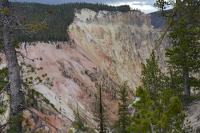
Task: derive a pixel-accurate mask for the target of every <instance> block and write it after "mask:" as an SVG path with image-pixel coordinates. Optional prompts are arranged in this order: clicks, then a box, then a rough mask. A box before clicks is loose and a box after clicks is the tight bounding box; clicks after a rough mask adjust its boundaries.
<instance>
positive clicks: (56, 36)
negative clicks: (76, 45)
mask: <svg viewBox="0 0 200 133" xmlns="http://www.w3.org/2000/svg"><path fill="white" fill-rule="evenodd" d="M12 5H13V8H14V10H17V12H18V13H19V14H20V16H21V23H22V24H26V23H30V22H33V21H42V20H43V19H44V18H45V16H46V13H47V12H48V11H51V12H52V13H51V15H50V16H49V17H48V19H47V23H48V29H47V30H45V33H44V34H39V35H38V34H37V35H35V36H33V37H27V36H24V33H23V32H21V31H16V32H15V39H16V40H18V41H20V42H21V41H30V42H33V41H44V42H47V41H67V40H68V39H69V37H68V34H67V27H68V26H69V25H70V24H71V23H72V22H73V18H74V9H82V8H88V9H91V10H93V11H95V12H98V11H99V10H107V11H121V12H127V11H130V7H129V6H128V5H122V6H110V5H105V4H98V3H97V4H92V3H67V4H60V5H46V4H40V3H27V2H24V3H20V2H14V3H12Z"/></svg>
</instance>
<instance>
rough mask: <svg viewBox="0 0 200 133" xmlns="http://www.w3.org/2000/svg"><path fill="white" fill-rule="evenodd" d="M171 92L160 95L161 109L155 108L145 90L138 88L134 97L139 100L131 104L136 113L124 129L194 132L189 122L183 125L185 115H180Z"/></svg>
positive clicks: (148, 131)
mask: <svg viewBox="0 0 200 133" xmlns="http://www.w3.org/2000/svg"><path fill="white" fill-rule="evenodd" d="M171 92H173V91H172V90H171V89H166V90H165V91H163V93H161V95H162V96H161V98H160V102H161V103H163V104H162V105H163V106H162V108H161V106H155V104H154V102H153V101H152V100H151V99H150V96H149V93H148V92H147V90H146V89H143V87H141V86H140V87H138V88H137V90H136V97H138V98H139V100H138V101H135V102H134V103H133V104H132V106H133V108H135V109H136V111H137V113H136V115H135V116H132V117H131V125H130V126H127V128H126V129H127V130H128V131H132V132H142V133H156V132H158V133H166V132H170V133H171V132H172V133H180V132H181V133H186V132H194V131H193V129H192V127H190V126H189V125H188V124H189V121H187V123H185V118H186V115H185V114H184V113H182V104H181V102H180V100H179V99H178V97H174V96H173V93H171ZM166 99H167V100H166ZM152 108H154V109H152ZM158 108H159V109H158ZM160 108H161V111H160Z"/></svg>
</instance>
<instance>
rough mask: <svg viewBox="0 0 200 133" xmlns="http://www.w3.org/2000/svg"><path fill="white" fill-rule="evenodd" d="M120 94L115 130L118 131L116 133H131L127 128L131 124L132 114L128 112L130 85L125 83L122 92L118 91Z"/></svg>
mask: <svg viewBox="0 0 200 133" xmlns="http://www.w3.org/2000/svg"><path fill="white" fill-rule="evenodd" d="M118 93H119V101H120V103H119V105H118V116H119V118H118V120H117V121H116V122H115V125H114V128H115V129H116V130H117V131H115V132H116V133H129V132H128V131H127V130H126V126H128V125H129V124H130V119H129V117H130V112H129V110H128V106H129V104H128V103H127V101H128V85H127V83H126V82H125V83H124V84H123V85H122V86H121V90H119V91H118Z"/></svg>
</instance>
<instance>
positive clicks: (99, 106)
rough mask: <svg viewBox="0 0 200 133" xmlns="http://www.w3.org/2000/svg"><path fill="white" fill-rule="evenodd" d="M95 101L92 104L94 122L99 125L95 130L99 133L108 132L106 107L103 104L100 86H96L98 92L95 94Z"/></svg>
mask: <svg viewBox="0 0 200 133" xmlns="http://www.w3.org/2000/svg"><path fill="white" fill-rule="evenodd" d="M95 97H96V101H95V102H94V103H93V104H94V110H93V115H94V120H95V121H96V122H97V123H99V125H98V127H97V130H98V131H99V133H105V132H106V131H107V130H108V121H107V118H106V117H107V116H106V105H105V103H104V102H103V94H102V86H101V85H98V92H97V93H96V94H95Z"/></svg>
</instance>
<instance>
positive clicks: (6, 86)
mask: <svg viewBox="0 0 200 133" xmlns="http://www.w3.org/2000/svg"><path fill="white" fill-rule="evenodd" d="M9 84H10V83H7V84H6V85H5V86H4V87H3V89H2V90H1V91H0V94H1V93H3V92H4V91H5V90H6V89H7V88H8V86H9Z"/></svg>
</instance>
